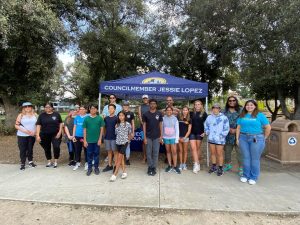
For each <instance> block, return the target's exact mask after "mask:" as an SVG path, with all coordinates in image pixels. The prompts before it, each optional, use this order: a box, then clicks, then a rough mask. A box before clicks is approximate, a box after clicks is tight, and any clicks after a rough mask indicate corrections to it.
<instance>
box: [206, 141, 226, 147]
mask: <svg viewBox="0 0 300 225" xmlns="http://www.w3.org/2000/svg"><path fill="white" fill-rule="evenodd" d="M208 144H211V145H222V146H224V145H225V144H218V143H213V142H211V141H209V142H208Z"/></svg>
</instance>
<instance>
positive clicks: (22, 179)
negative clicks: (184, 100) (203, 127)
mask: <svg viewBox="0 0 300 225" xmlns="http://www.w3.org/2000/svg"><path fill="white" fill-rule="evenodd" d="M133 164H135V165H132V166H131V167H130V168H128V178H127V179H126V180H122V179H120V178H118V179H117V181H116V182H114V183H111V182H109V178H110V176H111V173H100V175H99V176H96V175H94V174H92V175H91V176H90V177H87V176H86V175H85V172H84V171H83V169H82V168H81V169H80V170H78V171H72V169H71V168H70V167H68V166H65V165H62V166H60V167H58V168H57V169H53V168H45V167H44V165H38V167H37V168H34V169H27V168H26V170H25V171H20V170H19V165H11V164H0V199H10V200H23V201H38V202H51V203H68V204H84V205H85V204H86V205H107V206H129V207H151V208H175V209H199V210H222V211H246V212H268V213H271V212H280V213H300V191H299V188H300V170H299V166H296V167H284V166H281V165H280V164H277V163H276V164H274V163H273V162H270V161H266V160H264V161H263V163H262V167H263V171H262V174H261V179H260V180H259V182H258V183H257V184H256V185H254V186H251V185H249V184H245V183H241V182H240V181H239V179H238V176H237V175H236V174H235V173H233V172H229V173H226V174H225V175H223V176H222V177H217V176H216V175H215V174H212V175H210V174H208V173H207V172H206V168H205V170H202V171H200V173H199V174H197V175H195V174H193V173H192V172H191V171H190V170H189V171H184V172H183V174H181V175H177V174H175V173H165V172H164V170H163V168H161V169H160V172H159V173H158V174H157V175H156V176H154V177H149V176H148V175H146V166H145V165H143V164H141V163H135V162H133ZM161 165H162V163H161ZM162 166H164V165H162ZM102 168H103V165H102Z"/></svg>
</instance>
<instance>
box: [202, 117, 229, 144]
mask: <svg viewBox="0 0 300 225" xmlns="http://www.w3.org/2000/svg"><path fill="white" fill-rule="evenodd" d="M204 131H205V133H206V135H207V136H208V142H210V143H214V144H220V145H225V143H226V136H227V134H228V133H229V120H228V118H227V116H225V115H224V114H223V113H219V114H218V115H214V114H211V115H209V116H208V117H207V119H206V120H205V123H204Z"/></svg>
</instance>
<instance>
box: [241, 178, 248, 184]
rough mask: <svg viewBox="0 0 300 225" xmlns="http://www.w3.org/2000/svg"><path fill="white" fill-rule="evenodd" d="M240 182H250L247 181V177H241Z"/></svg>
mask: <svg viewBox="0 0 300 225" xmlns="http://www.w3.org/2000/svg"><path fill="white" fill-rule="evenodd" d="M240 181H241V182H242V183H246V182H247V181H248V180H247V178H246V177H241V178H240Z"/></svg>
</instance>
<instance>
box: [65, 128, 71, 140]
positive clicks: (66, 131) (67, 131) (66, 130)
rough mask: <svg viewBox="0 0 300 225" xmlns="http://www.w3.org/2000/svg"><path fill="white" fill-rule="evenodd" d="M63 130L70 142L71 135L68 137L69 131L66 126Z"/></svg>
mask: <svg viewBox="0 0 300 225" xmlns="http://www.w3.org/2000/svg"><path fill="white" fill-rule="evenodd" d="M64 130H65V133H66V135H67V137H68V139H69V140H71V139H72V137H71V135H70V132H69V129H68V127H67V126H64Z"/></svg>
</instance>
